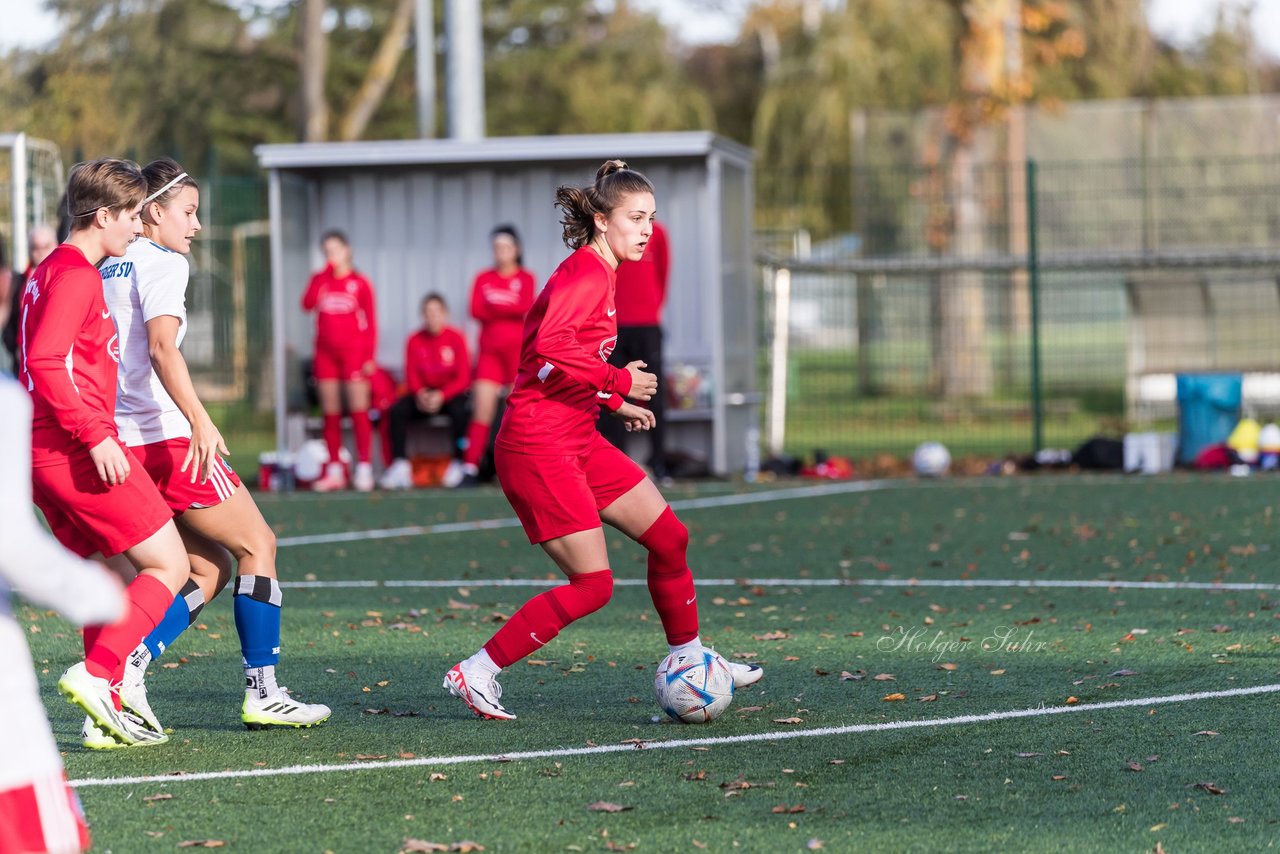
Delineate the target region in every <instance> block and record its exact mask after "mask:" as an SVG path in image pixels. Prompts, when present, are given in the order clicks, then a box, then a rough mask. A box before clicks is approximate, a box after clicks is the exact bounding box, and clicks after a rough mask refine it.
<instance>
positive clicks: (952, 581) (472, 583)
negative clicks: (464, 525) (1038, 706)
mask: <svg viewBox="0 0 1280 854" xmlns="http://www.w3.org/2000/svg"><path fill="white" fill-rule="evenodd" d="M563 583H564V581H563V580H562V579H547V578H484V579H467V578H408V579H399V580H396V579H391V580H386V581H382V580H367V581H362V580H358V579H353V580H345V581H344V580H335V581H282V582H280V586H281V587H295V588H310V589H320V590H323V589H336V588H348V587H365V588H376V587H425V588H454V587H466V588H470V589H481V588H485V587H557V586H559V585H561V584H563ZM613 583H614V585H615V586H617V587H643V586H645V585H646V584H647V583H648V582H646V581H645V580H644V579H643V578H615V579H614V581H613ZM693 583H694V584H696V585H697V586H699V587H958V588H961V589H965V588H970V589H974V588H979V587H1016V588H1025V589H1029V590H1037V589H1040V588H1049V587H1056V588H1066V589H1077V590H1097V589H1101V590H1110V589H1117V590H1120V589H1124V590H1223V591H1226V590H1280V584H1271V583H1266V582H1248V581H1224V582H1213V581H1108V580H1106V579H1080V580H1078V581H1072V580H1054V579H1035V578H986V579H958V578H695V579H694V581H693Z"/></svg>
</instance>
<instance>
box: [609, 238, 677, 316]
mask: <svg viewBox="0 0 1280 854" xmlns="http://www.w3.org/2000/svg"><path fill="white" fill-rule="evenodd" d="M670 272H671V251H670V249H669V247H668V245H667V230H666V229H665V228H663V227H662V224H661V223H657V222H655V223H654V224H653V234H651V235H649V243H648V245H647V246H645V248H644V255H642V256H641V258H640V260H639V261H623V262H622V263H621V264H619V265H618V295H617V297H616V300H617V304H618V325H619V326H660V325H661V324H662V305H663V303H664V302H665V301H666V299H667V277H668V275H669V274H670Z"/></svg>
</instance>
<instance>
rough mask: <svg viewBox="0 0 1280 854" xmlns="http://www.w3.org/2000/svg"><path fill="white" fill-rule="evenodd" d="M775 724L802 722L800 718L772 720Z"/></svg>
mask: <svg viewBox="0 0 1280 854" xmlns="http://www.w3.org/2000/svg"><path fill="white" fill-rule="evenodd" d="M773 722H774V723H775V724H802V723H804V720H803V719H801V718H774V719H773Z"/></svg>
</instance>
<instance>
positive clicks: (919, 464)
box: [911, 442, 951, 477]
mask: <svg viewBox="0 0 1280 854" xmlns="http://www.w3.org/2000/svg"><path fill="white" fill-rule="evenodd" d="M911 465H912V466H913V467H914V468H915V470H916V474H918V475H920V476H921V477H942V476H943V475H944V474H946V473H947V470H948V469H950V468H951V454H950V452H949V451H947V448H946V446H945V445H943V444H942V443H941V442H921V443H920V445H919V446H918V447H917V448H916V451H915V453H914V454H912V455H911Z"/></svg>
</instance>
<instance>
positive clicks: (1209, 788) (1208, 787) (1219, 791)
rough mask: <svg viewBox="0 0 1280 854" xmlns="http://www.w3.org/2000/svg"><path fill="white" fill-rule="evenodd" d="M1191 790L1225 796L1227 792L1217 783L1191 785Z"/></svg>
mask: <svg viewBox="0 0 1280 854" xmlns="http://www.w3.org/2000/svg"><path fill="white" fill-rule="evenodd" d="M1191 788H1194V789H1204V790H1205V791H1206V792H1208V793H1209V794H1211V795H1225V794H1226V793H1227V790H1226V789H1224V788H1222V787H1221V786H1219V785H1218V784H1217V783H1192V784H1191Z"/></svg>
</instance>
